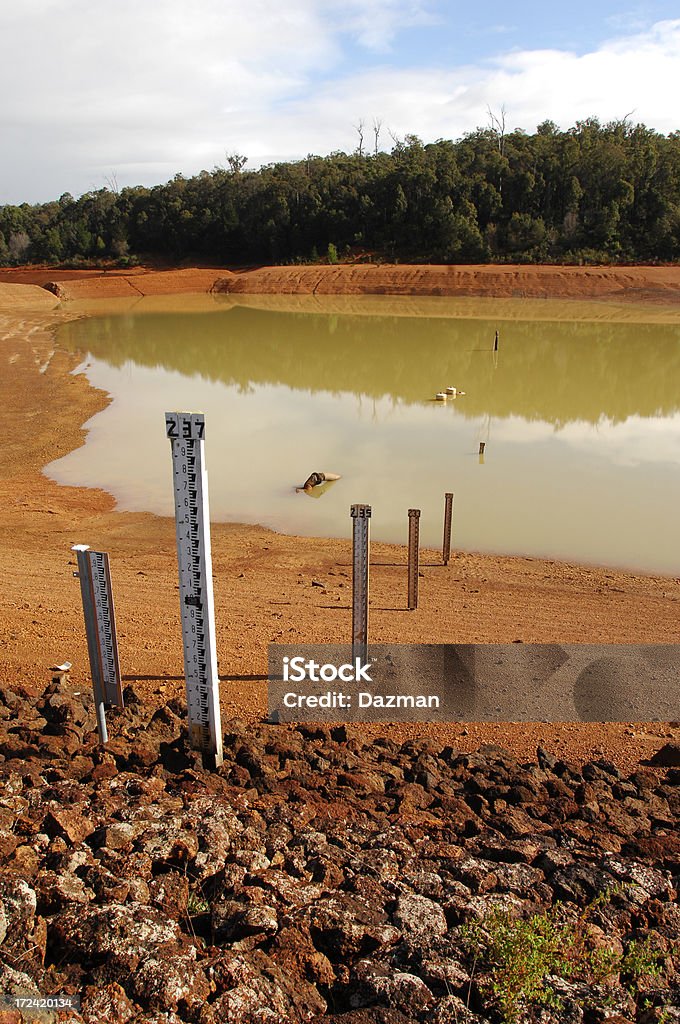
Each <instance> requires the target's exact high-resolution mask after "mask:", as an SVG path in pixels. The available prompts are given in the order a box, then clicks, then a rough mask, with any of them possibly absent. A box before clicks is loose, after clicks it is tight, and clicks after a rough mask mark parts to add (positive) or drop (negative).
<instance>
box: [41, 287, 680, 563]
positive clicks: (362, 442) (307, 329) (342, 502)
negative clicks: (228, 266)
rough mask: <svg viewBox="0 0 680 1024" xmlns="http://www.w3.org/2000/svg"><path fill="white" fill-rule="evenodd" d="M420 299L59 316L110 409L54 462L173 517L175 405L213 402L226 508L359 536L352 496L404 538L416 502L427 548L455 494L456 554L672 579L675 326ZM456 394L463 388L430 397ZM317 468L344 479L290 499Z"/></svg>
mask: <svg viewBox="0 0 680 1024" xmlns="http://www.w3.org/2000/svg"><path fill="white" fill-rule="evenodd" d="M405 301H406V300H402V302H405ZM518 301H519V300H518ZM425 308H426V309H427V304H426V303H425ZM433 308H434V307H433ZM422 309H423V300H420V301H419V304H418V310H419V315H418V316H409V315H408V308H407V307H406V309H405V307H404V306H403V304H402V306H401V307H400V314H401V315H360V314H356V313H355V314H346V315H341V314H337V313H334V314H324V313H322V312H314V313H299V312H292V313H291V312H289V313H286V312H272V311H270V310H263V309H254V308H243V307H238V306H237V307H234V308H225V309H220V307H219V306H216V307H215V308H214V310H213V311H209V312H202V313H181V312H179V313H155V312H151V313H149V312H147V313H144V312H135V311H132V312H124V313H121V314H118V315H116V314H107V315H101V316H96V317H90V318H87V319H83V320H79V321H75V322H72V323H70V324H67V325H65V326H64V327H63V328H62V329H61V331H60V335H59V342H60V344H61V345H62V346H63V347H66V348H68V349H70V350H75V351H80V352H82V353H83V357H84V360H83V366H84V367H85V368H86V372H87V375H88V378H89V379H90V381H91V382H92V383H93V384H94V385H95V386H96V387H99V388H103V389H104V390H106V391H108V392H110V394H111V395H112V396H113V401H112V403H111V405H110V406H109V407H108V408H107V409H106V410H104V411H103V412H101V413H99V414H98V415H97V416H95V417H94V418H93V419H92V420H91V421H90V422H89V423H88V431H89V432H88V438H87V443H86V444H85V446H84V447H83V448H81V449H79V450H78V451H75V452H73V453H71V454H70V455H68V456H67V457H65V458H63V459H60V460H59V461H57V462H54V463H52V465H51V466H50V467H49V469H48V473H49V475H50V476H51V477H53V478H54V479H56V480H58V481H60V482H62V483H70V484H88V485H91V486H97V487H103V488H105V489H106V490H108V491H110V492H111V493H113V494H114V495H115V496H116V498H117V499H118V504H119V507H120V508H122V509H130V510H146V511H152V512H157V513H160V514H165V515H169V514H171V513H172V490H171V464H170V450H169V444H168V442H167V440H166V438H165V433H164V422H163V413H164V412H165V411H166V410H170V409H178V410H202V411H204V412H205V414H206V460H207V465H208V472H209V479H210V503H211V518H212V519H213V520H217V521H236V522H252V523H262V524H265V525H268V526H272V527H274V528H276V529H278V530H282V531H285V532H288V533H296V534H303V535H322V536H349V534H350V519H349V506H350V504H352V503H353V502H368V503H370V504H371V505H372V506H373V519H372V525H371V530H372V536H373V537H374V538H375V539H380V540H387V541H399V542H403V541H405V538H406V530H407V510H408V509H409V508H420V509H421V510H422V516H421V543H422V544H423V546H434V547H438V546H440V545H441V532H442V514H443V500H444V492H445V491H448V490H451V491H453V492H454V494H455V506H454V537H453V545H454V548H455V547H461V548H464V549H467V550H476V551H489V552H503V553H509V554H525V555H539V556H544V557H549V558H560V559H568V560H573V561H578V562H584V563H590V564H599V565H611V566H621V567H628V568H631V569H636V570H642V571H648V572H661V573H667V574H679V573H680V530H679V529H678V508H680V443H679V442H680V327H678V326H677V325H674V324H650V323H625V324H620V323H607V322H597V323H588V322H549V321H543V322H536V321H522V320H520V319H512V320H505V321H499V320H491V319H461V318H457V317H447V316H442V315H436V316H427V315H422ZM404 312H406V314H407V315H404ZM496 329H498V330H499V332H500V346H499V351H498V353H497V355H494V353H493V339H494V332H495V330H496ZM448 385H451V386H455V387H457V388H458V389H459V390H462V391H464V392H465V395H464V396H460V397H458V398H456V399H455V400H449V401H448V402H446V403H445V404H441V403H438V402H434V401H432V399H433V397H434V395H435V393H436V392H437V391H440V390H442V389H444V388H446V386H448ZM482 441H483V442H484V443H485V446H486V450H485V455H484V461H483V462H480V458H479V455H478V452H479V444H480V442H482ZM316 470H321V471H326V472H333V473H340V474H342V479H341V480H340V481H338V482H337V483H335V484H332V485H330V486H329V487H328V489H327V490H326V491H325V492H324V493H322V494H321V495H319V496H318V497H316V500H315V498H312V497H309V496H307V495H305V494H296V493H295V485H297V484H301V483H302V482H303V481H304V480H305V478H306V477H307V476H308V475H309V474H310V473H311V472H312V471H316Z"/></svg>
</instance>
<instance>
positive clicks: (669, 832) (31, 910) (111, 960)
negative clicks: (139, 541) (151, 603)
mask: <svg viewBox="0 0 680 1024" xmlns="http://www.w3.org/2000/svg"><path fill="white" fill-rule="evenodd" d="M126 701H127V706H126V708H125V709H124V710H123V711H116V712H109V713H108V718H109V725H110V732H111V739H110V742H109V743H108V746H107V748H106V749H102V748H100V747H99V746H98V743H97V736H96V733H95V732H94V731H93V730H94V718H93V713H92V703H91V698H89V697H88V696H86V695H83V696H81V695H80V694H74V693H72V692H71V691H70V689H69V688H68V687H65V686H64V685H62V684H60V683H56V682H55V683H52V684H51V685H50V686H49V687H48V688H47V690H46V691H45V694H44V695H43V697H42V699H40V700H38V701H36V700H35V699H31V698H30V696H29V694H28V693H27V692H26V691H22V690H21V688H20V687H15V689H14V690H13V691H11V690H9V689H4V690H1V689H0V778H1V779H2V789H1V792H2V796H1V797H0V860H1V862H2V868H1V871H0V992H3V991H4V992H13V991H14V992H23V993H26V992H36V993H37V992H40V993H43V994H44V993H51V992H70V993H75V994H80V995H81V997H82V1006H81V1012H80V1014H77V1013H75V1012H71V1013H70V1014H66V1015H63V1016H62V1017H61V1018H60V1019H62V1020H69V1021H71V1022H73V1024H75V1022H76V1021H85V1022H87V1024H99V1022H110V1024H118V1022H121V1024H122V1022H129V1024H142V1022H144V1024H151V1022H153V1024H161V1022H163V1024H178V1022H182V1021H185V1022H192V1024H218V1022H220V1024H221V1022H230V1024H256V1022H257V1024H279V1022H281V1024H284V1022H285V1024H296V1022H303V1021H304V1022H315V1024H322V1022H326V1021H328V1022H330V1021H333V1022H335V1024H407V1022H422V1024H450V1022H451V1024H453V1022H462V1024H473V1022H482V1021H485V1020H489V1021H503V1020H507V1021H512V1020H518V1021H541V1022H545V1024H547V1022H550V1021H558V1020H560V1021H565V1022H568V1024H572V1022H573V1024H580V1022H584V1024H588V1022H593V1024H595V1022H599V1021H602V1020H604V1019H609V1020H610V1021H612V1024H613V1022H614V1021H616V1022H618V1024H622V1022H624V1021H636V1022H639V1024H647V1022H649V1024H652V1022H661V1021H664V1022H672V1021H680V953H679V946H678V937H679V935H680V907H679V906H678V902H677V890H678V887H679V884H680V836H679V835H678V832H677V820H678V810H679V808H680V791H679V790H678V782H679V781H680V769H679V768H678V767H677V765H678V764H680V759H679V757H678V755H679V753H680V751H679V750H678V747H677V746H676V745H673V744H668V745H667V747H666V748H664V749H663V750H662V751H661V752H659V754H657V755H656V756H655V758H654V760H655V762H656V766H654V767H640V768H639V769H638V770H637V771H635V772H634V773H633V774H631V775H629V776H627V777H625V776H624V774H623V773H622V772H620V771H619V770H617V769H616V768H615V767H614V766H613V765H612V764H610V763H608V762H606V761H599V762H591V763H588V764H585V765H583V766H581V767H580V769H578V770H577V769H576V768H575V767H573V766H570V765H569V764H567V763H565V762H564V761H561V760H556V759H555V758H554V757H552V756H551V755H550V754H549V753H548V752H546V751H544V750H543V749H539V750H538V752H537V760H536V762H535V763H521V762H520V761H518V760H517V759H515V758H514V757H512V756H511V755H510V754H508V753H507V752H505V751H503V750H502V749H501V748H499V747H495V746H486V747H482V748H480V749H479V751H478V752H476V753H467V754H459V753H458V752H457V751H456V750H455V749H453V748H452V747H450V746H449V747H445V748H443V749H442V748H441V747H440V746H438V745H437V744H436V742H434V741H432V740H420V741H409V742H407V743H404V744H401V745H400V744H398V743H396V742H394V741H392V740H390V739H389V738H382V739H373V740H371V741H370V742H369V743H365V742H364V737H363V736H362V733H361V731H360V729H358V728H354V727H352V728H350V727H349V726H344V725H342V726H336V727H333V728H327V727H325V726H298V727H295V728H292V727H284V726H274V725H259V726H258V725H246V724H244V723H241V722H239V721H230V722H228V723H227V724H226V733H225V761H224V765H223V766H222V767H220V768H219V769H218V770H217V771H212V772H211V771H208V770H206V769H204V768H203V766H202V764H201V760H200V757H199V755H197V754H195V753H194V752H192V751H190V750H189V749H188V748H187V745H186V732H185V720H186V713H185V708H184V706H183V705H182V704H181V702H179V701H177V700H175V701H171V702H170V703H169V704H168V705H166V706H163V707H161V708H156V709H155V710H154V708H153V707H151V706H150V705H148V704H146V703H142V702H141V701H139V699H138V695H137V694H136V693H135V692H134V690H133V689H132V688H131V687H128V689H127V691H126ZM19 1019H20V1018H19V1017H18V1016H17V1015H16V1014H15V1013H13V1012H11V1013H6V1014H5V1016H4V1017H3V1016H2V1014H1V1013H0V1020H2V1021H3V1024H4V1022H12V1024H14V1021H17V1020H19ZM43 1019H45V1018H43Z"/></svg>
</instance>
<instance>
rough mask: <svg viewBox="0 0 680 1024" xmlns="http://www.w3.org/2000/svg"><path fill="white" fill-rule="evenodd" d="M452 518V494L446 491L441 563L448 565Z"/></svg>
mask: <svg viewBox="0 0 680 1024" xmlns="http://www.w3.org/2000/svg"><path fill="white" fill-rule="evenodd" d="M452 517H453V494H452V492H451V491H447V492H446V494H445V495H444V540H443V543H442V561H443V562H444V565H448V564H449V558H450V557H451V519H452Z"/></svg>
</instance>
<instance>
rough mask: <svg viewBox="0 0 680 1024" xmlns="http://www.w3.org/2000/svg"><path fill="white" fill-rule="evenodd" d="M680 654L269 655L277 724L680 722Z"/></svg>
mask: <svg viewBox="0 0 680 1024" xmlns="http://www.w3.org/2000/svg"><path fill="white" fill-rule="evenodd" d="M679 678H680V644H437V645H423V644H375V645H369V647H368V649H367V655H366V657H365V658H364V659H359V660H357V659H356V657H355V656H354V655H353V653H352V648H351V646H350V645H339V644H338V645H335V644H300V645H298V646H286V645H282V644H271V645H270V647H269V716H270V720H272V721H279V722H578V721H581V722H653V721H661V722H668V721H676V720H678V719H679V718H680V701H679V699H678V680H679Z"/></svg>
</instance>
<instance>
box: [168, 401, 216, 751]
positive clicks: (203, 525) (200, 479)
mask: <svg viewBox="0 0 680 1024" xmlns="http://www.w3.org/2000/svg"><path fill="white" fill-rule="evenodd" d="M165 432H166V435H167V437H168V438H169V440H170V446H171V449H172V476H173V488H174V494H175V527H176V532H177V563H178V568H179V600H180V614H181V618H182V638H183V642H184V678H185V683H186V692H187V707H188V709H189V742H190V743H191V746H192V747H193V748H194V749H195V750H201V751H202V753H203V762H204V764H205V765H206V767H210V768H214V767H216V766H218V765H220V764H222V761H223V752H222V721H221V715H220V694H219V677H218V674H217V649H216V646H215V604H214V599H213V580H212V556H211V551H210V515H209V511H208V474H207V471H206V468H205V417H204V416H203V413H189V412H167V413H166V414H165Z"/></svg>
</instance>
